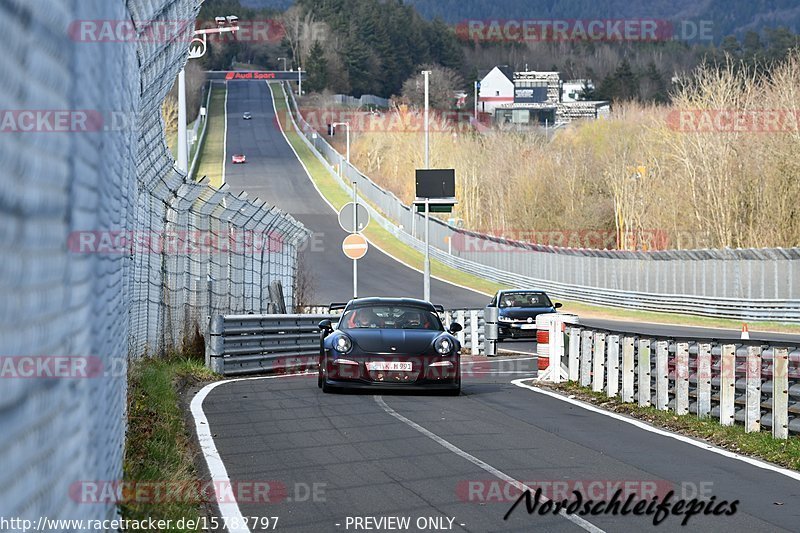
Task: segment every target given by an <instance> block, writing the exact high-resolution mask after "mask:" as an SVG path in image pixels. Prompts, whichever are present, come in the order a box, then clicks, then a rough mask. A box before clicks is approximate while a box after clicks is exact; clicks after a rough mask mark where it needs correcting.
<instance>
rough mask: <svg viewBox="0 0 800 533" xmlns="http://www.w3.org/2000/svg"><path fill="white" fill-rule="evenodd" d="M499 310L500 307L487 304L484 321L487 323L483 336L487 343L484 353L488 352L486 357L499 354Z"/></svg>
mask: <svg viewBox="0 0 800 533" xmlns="http://www.w3.org/2000/svg"><path fill="white" fill-rule="evenodd" d="M499 311H500V310H499V308H497V307H493V306H491V305H488V306H486V308H485V309H484V311H483V321H484V324H485V326H484V328H485V329H484V333H483V338H484V343H485V345H484V353H485V354H486V357H494V356H495V355H497V334H498V326H497V317H498V313H499Z"/></svg>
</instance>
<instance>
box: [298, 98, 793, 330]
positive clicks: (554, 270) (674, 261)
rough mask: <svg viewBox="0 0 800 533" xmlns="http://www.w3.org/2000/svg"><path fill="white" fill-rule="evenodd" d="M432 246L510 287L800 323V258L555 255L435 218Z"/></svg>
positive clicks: (415, 229)
mask: <svg viewBox="0 0 800 533" xmlns="http://www.w3.org/2000/svg"><path fill="white" fill-rule="evenodd" d="M287 92H288V93H289V94H290V95H291V96H290V97H289V104H290V107H291V109H292V115H293V117H294V119H295V121H296V123H297V124H298V126H299V128H300V131H301V132H302V134H303V136H304V137H305V140H306V142H308V144H309V145H310V146H313V147H314V148H315V149H316V151H317V153H318V154H319V156H320V157H321V158H322V159H323V160H324V161H325V162H326V163H327V164H328V165H329V166H330V168H331V170H332V174H334V175H336V176H337V178H338V179H339V181H340V185H342V186H343V187H344V188H347V187H349V185H350V183H352V182H356V183H357V184H358V187H359V193H360V194H361V196H362V197H364V198H366V199H367V201H368V202H369V203H370V204H371V207H372V208H374V213H373V214H374V215H376V218H377V219H378V222H379V223H381V224H382V225H384V227H386V228H387V229H388V230H389V231H391V232H392V233H394V234H395V235H396V236H397V237H398V238H399V239H400V240H401V241H403V242H404V243H406V244H408V245H410V246H412V247H414V248H416V249H418V250H420V249H422V240H423V239H424V228H425V226H424V216H422V215H420V214H418V213H416V214H415V213H413V211H412V209H411V207H409V206H407V205H405V204H404V203H403V202H402V201H401V200H400V199H399V198H398V197H397V196H395V195H394V194H393V193H391V192H390V191H387V190H385V189H383V188H381V187H380V186H378V185H377V184H376V183H375V182H373V181H372V180H370V179H369V177H368V176H366V175H364V174H363V173H361V172H360V171H359V170H358V169H357V168H356V167H355V166H353V165H351V164H349V163H348V162H347V161H346V158H345V157H344V156H343V155H342V154H340V153H339V152H337V151H336V149H334V148H333V147H332V146H331V145H330V144H329V143H328V142H327V141H326V140H325V139H324V138H323V137H322V136H321V135H320V134H319V133H318V132H317V131H315V129H314V128H313V127H312V126H311V125H310V124H308V123H307V122H306V121H305V120H304V119H303V117H302V115H300V113H299V112H298V110H297V103H296V101H295V98H294V95H293V94H292V93H291V91H287ZM339 173H340V174H341V177H339ZM408 179H413V177H412V176H409V178H408ZM565 194H566V193H565ZM720 208H721V209H722V208H724V207H723V206H720ZM430 243H431V246H432V251H431V255H432V257H434V258H435V259H437V260H439V261H441V262H442V263H444V264H446V265H448V266H451V267H453V268H457V269H459V270H461V271H464V272H467V273H470V274H473V275H477V276H479V277H483V278H486V279H490V280H492V281H495V282H497V283H501V284H503V285H507V286H509V287H521V286H530V287H533V288H541V289H545V290H548V291H550V292H552V293H553V295H554V296H556V297H559V298H567V299H572V300H578V301H583V302H587V303H593V304H598V305H605V306H614V307H623V308H629V309H642V310H649V311H663V312H677V313H690V314H696V315H701V316H713V317H720V318H741V319H746V320H776V321H793V322H796V321H800V265H799V264H798V263H799V262H800V248H791V249H782V248H774V249H748V250H738V249H737V250H730V249H725V250H670V251H654V252H629V251H614V250H599V249H584V248H559V247H554V246H544V245H537V244H531V243H527V242H520V241H513V240H509V239H503V238H499V237H494V236H489V235H484V234H480V233H477V232H472V231H468V230H465V229H461V228H457V227H455V226H452V225H450V224H448V223H446V222H444V221H443V220H440V219H437V218H435V217H431V224H430Z"/></svg>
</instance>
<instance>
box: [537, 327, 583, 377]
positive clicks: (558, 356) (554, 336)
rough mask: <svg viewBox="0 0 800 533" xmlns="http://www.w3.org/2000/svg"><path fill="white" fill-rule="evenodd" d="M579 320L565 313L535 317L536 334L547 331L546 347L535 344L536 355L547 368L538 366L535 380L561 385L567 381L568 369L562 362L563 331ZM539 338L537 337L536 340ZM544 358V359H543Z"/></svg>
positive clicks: (542, 365) (563, 348) (541, 365)
mask: <svg viewBox="0 0 800 533" xmlns="http://www.w3.org/2000/svg"><path fill="white" fill-rule="evenodd" d="M578 322H579V319H578V317H577V316H576V315H570V314H567V313H548V314H545V315H539V316H537V317H536V327H537V332H538V331H539V330H540V328H542V329H543V330H545V329H544V328H546V330H545V331H547V346H546V347H545V346H543V344H544V343H543V342H537V346H536V353H537V356H538V357H539V358H540V360H542V359H544V360H546V361H547V366H546V368H544V366H545V365H544V364H539V365H538V366H539V372H540V374H539V375H538V377H537V379H538V380H540V381H550V382H552V383H561V382H562V381H565V380H567V379H569V368H568V367H567V366H566V365H565V364H564V363H563V362H562V361H563V359H564V350H565V347H566V345H565V339H564V337H565V331H566V328H567V325H568V324H570V325H574V324H578ZM538 337H539V336H538V335H537V338H538ZM545 358H546V359H545Z"/></svg>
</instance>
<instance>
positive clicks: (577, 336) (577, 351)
mask: <svg viewBox="0 0 800 533" xmlns="http://www.w3.org/2000/svg"><path fill="white" fill-rule="evenodd" d="M569 329H570V332H569V371H568V374H569V375H568V379H569V380H570V381H578V379H579V378H580V368H581V367H580V356H581V328H569Z"/></svg>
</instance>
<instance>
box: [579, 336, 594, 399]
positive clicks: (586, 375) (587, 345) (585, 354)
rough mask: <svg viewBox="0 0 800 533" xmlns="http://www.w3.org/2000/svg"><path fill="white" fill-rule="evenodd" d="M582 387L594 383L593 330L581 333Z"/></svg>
mask: <svg viewBox="0 0 800 533" xmlns="http://www.w3.org/2000/svg"><path fill="white" fill-rule="evenodd" d="M581 341H582V342H581V387H588V386H589V385H591V383H592V369H591V367H590V366H589V365H591V364H592V332H591V331H583V332H582V333H581Z"/></svg>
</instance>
